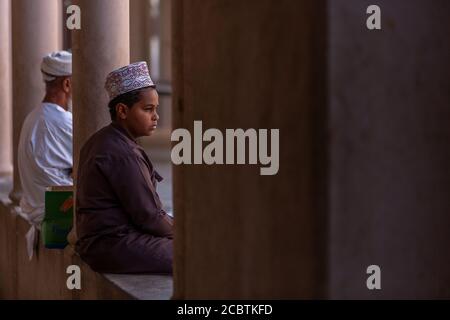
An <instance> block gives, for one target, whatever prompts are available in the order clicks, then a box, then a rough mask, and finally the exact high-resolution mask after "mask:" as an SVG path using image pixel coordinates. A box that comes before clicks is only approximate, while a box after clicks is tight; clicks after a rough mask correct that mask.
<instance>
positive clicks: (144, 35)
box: [130, 0, 151, 63]
mask: <svg viewBox="0 0 450 320" xmlns="http://www.w3.org/2000/svg"><path fill="white" fill-rule="evenodd" d="M150 22H151V21H150V1H149V0H133V1H130V61H131V62H136V61H147V63H149V62H150V61H149V60H150V59H149V58H150V46H149V43H150Z"/></svg>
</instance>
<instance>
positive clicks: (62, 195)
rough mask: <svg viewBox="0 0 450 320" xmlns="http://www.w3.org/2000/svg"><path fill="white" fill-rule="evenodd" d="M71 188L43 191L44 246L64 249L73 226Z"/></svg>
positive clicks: (54, 188)
mask: <svg viewBox="0 0 450 320" xmlns="http://www.w3.org/2000/svg"><path fill="white" fill-rule="evenodd" d="M73 207H74V201H73V187H72V186H67V187H66V186H64V187H49V188H47V191H45V217H44V221H43V222H42V226H41V235H42V241H43V243H44V246H45V247H46V248H48V249H64V248H65V247H66V246H67V244H68V242H67V235H68V234H69V232H70V230H71V229H72V225H73Z"/></svg>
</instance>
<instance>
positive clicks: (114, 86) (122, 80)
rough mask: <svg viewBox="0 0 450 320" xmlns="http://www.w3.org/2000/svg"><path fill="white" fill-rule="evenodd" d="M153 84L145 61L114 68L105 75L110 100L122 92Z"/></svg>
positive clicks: (152, 85)
mask: <svg viewBox="0 0 450 320" xmlns="http://www.w3.org/2000/svg"><path fill="white" fill-rule="evenodd" d="M154 86H155V84H154V83H153V81H152V79H151V78H150V73H149V71H148V66H147V62H145V61H141V62H135V63H132V64H130V65H128V66H125V67H122V68H119V69H117V70H114V71H113V72H111V73H110V74H109V75H108V76H107V77H106V83H105V89H106V91H108V95H109V99H110V101H111V100H113V99H114V98H116V97H118V96H120V95H122V94H124V93H127V92H130V91H134V90H137V89H141V88H146V87H154Z"/></svg>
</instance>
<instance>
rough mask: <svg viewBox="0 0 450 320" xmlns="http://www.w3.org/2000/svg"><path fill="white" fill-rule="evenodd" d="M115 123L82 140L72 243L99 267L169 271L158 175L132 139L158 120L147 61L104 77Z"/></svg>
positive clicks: (168, 233) (168, 231) (169, 235)
mask: <svg viewBox="0 0 450 320" xmlns="http://www.w3.org/2000/svg"><path fill="white" fill-rule="evenodd" d="M105 88H106V90H107V91H108V94H109V97H110V102H109V112H110V114H111V119H112V123H111V124H110V125H108V126H106V127H104V128H103V129H101V130H100V131H98V132H97V133H95V134H94V135H93V136H92V137H91V138H90V139H89V140H88V141H87V142H86V144H85V145H84V146H83V148H82V150H81V153H80V162H79V169H78V175H77V181H78V183H77V199H76V201H77V205H76V215H77V234H78V242H77V246H76V248H77V251H78V252H79V254H80V256H81V258H82V259H83V260H84V261H85V262H87V263H88V264H89V265H90V266H91V268H92V269H93V270H95V271H97V272H104V273H162V274H170V273H172V256H173V249H172V248H173V247H172V241H173V231H172V224H173V222H172V218H171V217H170V216H168V215H167V214H166V212H165V211H164V210H163V209H162V204H161V201H160V198H159V196H158V194H157V192H156V183H157V182H159V181H161V180H162V177H161V176H160V175H159V174H158V173H157V172H156V171H155V170H154V168H153V164H152V162H151V161H150V159H149V158H148V157H147V155H146V153H145V152H144V150H143V149H142V148H141V147H140V146H139V145H138V144H137V142H136V139H137V138H138V137H142V136H150V135H151V134H152V133H153V132H154V131H155V129H156V127H157V124H158V119H159V116H158V113H157V107H158V105H159V102H158V93H157V91H156V89H155V85H154V84H153V82H152V80H151V78H150V75H149V71H148V67H147V64H146V63H145V62H138V63H134V64H131V65H128V66H126V67H123V68H120V69H118V70H115V71H113V72H111V73H110V74H109V75H108V77H107V80H106V85H105Z"/></svg>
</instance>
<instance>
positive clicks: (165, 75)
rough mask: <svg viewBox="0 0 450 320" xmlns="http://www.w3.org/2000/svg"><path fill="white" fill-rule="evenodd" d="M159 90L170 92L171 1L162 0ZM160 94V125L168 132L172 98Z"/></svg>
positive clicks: (168, 95)
mask: <svg viewBox="0 0 450 320" xmlns="http://www.w3.org/2000/svg"><path fill="white" fill-rule="evenodd" d="M159 63H160V78H159V82H160V83H159V86H160V89H164V88H165V89H166V91H169V92H170V88H171V84H172V0H162V1H161V3H160V55H159ZM169 92H167V93H166V94H161V95H160V96H161V98H160V104H161V108H160V109H161V111H160V113H161V124H162V126H163V128H164V129H165V130H167V131H168V130H170V127H171V123H172V112H171V110H170V109H171V108H170V106H171V105H172V97H171V95H170V93H169Z"/></svg>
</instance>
